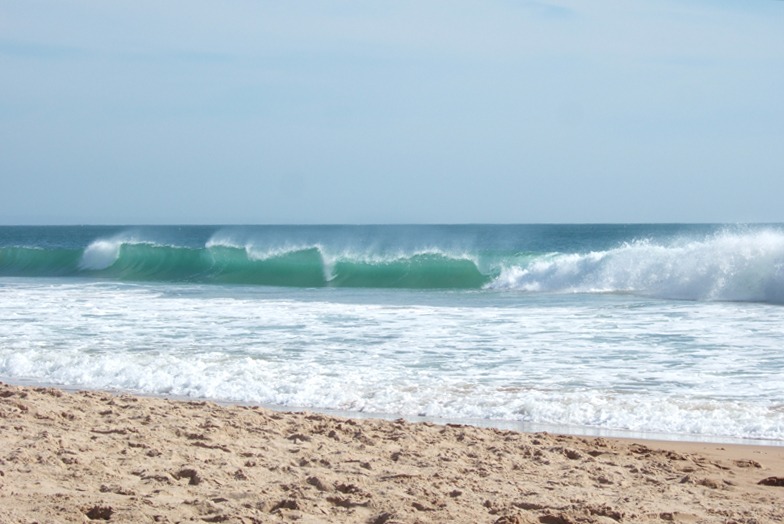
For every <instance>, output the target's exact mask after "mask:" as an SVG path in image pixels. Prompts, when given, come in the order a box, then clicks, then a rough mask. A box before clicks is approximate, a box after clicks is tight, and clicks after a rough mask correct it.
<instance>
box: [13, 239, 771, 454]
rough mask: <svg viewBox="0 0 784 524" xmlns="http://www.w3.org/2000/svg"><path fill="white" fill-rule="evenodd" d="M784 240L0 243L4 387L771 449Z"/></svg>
mask: <svg viewBox="0 0 784 524" xmlns="http://www.w3.org/2000/svg"><path fill="white" fill-rule="evenodd" d="M782 305H784V226H782V225H779V224H769V225H751V226H737V225H679V224H672V225H638V224H626V225H624V224H621V225H518V226H512V225H497V226H493V225H464V226H458V225H455V226H158V227H132V226H112V227H109V226H105V227H98V226H88V227H77V226H67V227H17V226H14V227H0V379H2V380H5V381H11V382H17V383H25V384H29V383H33V384H54V385H60V386H65V387H79V388H94V389H111V390H123V391H132V392H137V393H144V394H152V395H167V396H184V397H191V398H208V399H214V400H219V401H227V402H249V403H259V404H264V405H271V406H277V407H282V408H288V409H302V408H304V409H315V410H322V411H330V412H334V411H337V412H342V413H352V414H364V415H369V416H376V415H377V416H390V417H398V416H403V417H408V418H421V417H424V418H427V419H436V420H452V421H468V422H472V423H478V424H489V425H496V426H502V427H510V428H516V429H522V430H539V429H548V430H552V431H566V432H571V433H585V434H599V435H634V436H648V437H659V438H676V439H677V438H681V439H691V440H700V439H707V440H715V441H734V440H737V439H740V440H744V441H746V440H754V441H755V442H767V443H774V444H775V443H779V444H784V380H783V379H784V308H783V307H782Z"/></svg>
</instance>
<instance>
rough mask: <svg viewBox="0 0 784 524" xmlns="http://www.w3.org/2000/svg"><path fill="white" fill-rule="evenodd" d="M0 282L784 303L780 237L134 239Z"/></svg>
mask: <svg viewBox="0 0 784 524" xmlns="http://www.w3.org/2000/svg"><path fill="white" fill-rule="evenodd" d="M0 276H21V277H36V276H82V277H93V278H104V279H111V280H139V281H165V282H201V283H219V284H223V283H231V284H247V285H265V286H293V287H365V288H422V289H428V288H430V289H477V290H478V289H484V290H490V291H505V292H522V293H629V294H637V295H643V296H651V297H659V298H670V299H686V300H725V301H757V302H768V303H776V304H784V232H781V231H779V230H776V229H768V230H757V231H748V232H719V233H715V234H712V235H710V236H707V237H703V238H700V239H689V238H675V239H672V238H670V239H664V240H662V239H642V240H634V241H630V242H626V243H621V244H619V245H617V246H615V247H611V248H609V249H603V250H596V251H582V252H581V251H577V250H575V251H574V252H569V251H568V250H564V251H559V252H547V253H544V252H539V253H537V252H522V251H512V250H506V251H503V250H495V251H491V250H487V249H484V250H482V249H475V250H473V251H472V250H471V249H463V250H462V251H461V250H448V249H440V248H421V249H413V248H412V249H402V248H401V249H397V248H388V247H387V248H385V249H384V250H376V251H374V250H372V249H370V248H368V247H359V248H353V249H350V248H346V247H342V248H336V247H334V246H329V245H324V244H320V243H318V242H311V243H301V244H295V245H285V244H283V245H277V246H267V245H258V244H253V243H246V244H241V243H236V244H235V243H231V242H227V241H213V240H210V241H208V242H206V243H203V244H201V245H197V246H194V245H190V246H178V245H170V244H164V243H156V242H152V241H147V240H139V239H136V238H130V237H115V238H108V239H107V238H104V239H97V240H94V241H92V242H91V243H89V245H87V246H86V247H85V248H83V249H64V248H41V247H19V246H15V247H1V248H0Z"/></svg>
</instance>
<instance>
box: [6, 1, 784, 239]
mask: <svg viewBox="0 0 784 524" xmlns="http://www.w3.org/2000/svg"><path fill="white" fill-rule="evenodd" d="M783 195H784V2H782V1H780V0H734V1H730V0H594V1H584V0H574V1H571V0H558V1H547V0H542V1H536V0H530V1H527V0H519V1H514V0H484V1H468V0H448V1H447V0H443V1H441V0H426V1H421V0H419V1H408V0H397V1H392V0H388V1H373V0H363V1H341V0H332V1H324V2H322V1H291V2H289V1H286V2H281V1H279V0H272V1H267V0H222V1H218V0H210V1H208V0H187V1H185V0H169V1H166V2H160V1H157V0H155V1H153V0H116V1H112V2H105V1H99V0H92V1H67V0H66V1H63V0H24V1H17V0H0V224H7V225H8V224H11V225H12V224H191V223H195V224H281V223H289V224H313V223H352V224H353V223H586V222H588V223H598V222H784V198H783V197H782V196H783Z"/></svg>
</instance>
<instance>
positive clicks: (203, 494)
mask: <svg viewBox="0 0 784 524" xmlns="http://www.w3.org/2000/svg"><path fill="white" fill-rule="evenodd" d="M764 479H772V480H769V481H768V482H769V484H773V485H765V484H760V481H763V480H764ZM779 479H781V480H779ZM775 484H779V485H775ZM782 484H784V447H779V446H738V445H726V444H704V443H699V444H698V443H684V442H654V441H645V442H632V441H623V440H616V439H607V438H585V437H574V436H561V435H553V434H543V433H537V434H527V433H518V432H512V431H502V430H497V429H488V428H477V427H472V426H458V425H436V424H428V423H408V422H404V421H388V420H378V419H363V420H351V419H345V418H338V417H332V416H327V415H323V414H316V413H281V412H275V411H269V410H266V409H263V408H258V407H249V406H222V405H218V404H214V403H211V402H183V401H174V400H166V399H159V398H147V397H137V396H132V395H124V394H117V395H115V394H110V393H103V392H89V391H88V392H64V391H61V390H58V389H52V388H31V387H19V386H10V385H5V384H0V522H3V523H17V522H19V523H32V522H39V523H46V522H94V521H108V522H229V523H240V522H242V523H255V522H290V521H292V522H293V521H296V522H306V523H307V522H366V523H376V524H382V523H393V522H488V523H493V522H497V523H507V524H511V523H544V524H567V523H607V524H612V523H615V522H634V523H636V522H639V523H646V522H657V523H663V522H690V523H691V522H717V523H719V522H720V523H746V524H751V523H768V522H770V523H772V522H784V485H782Z"/></svg>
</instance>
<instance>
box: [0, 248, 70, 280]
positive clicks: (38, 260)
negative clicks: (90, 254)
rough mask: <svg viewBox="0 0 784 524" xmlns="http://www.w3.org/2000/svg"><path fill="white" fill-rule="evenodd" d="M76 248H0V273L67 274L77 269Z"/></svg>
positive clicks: (26, 275) (42, 275)
mask: <svg viewBox="0 0 784 524" xmlns="http://www.w3.org/2000/svg"><path fill="white" fill-rule="evenodd" d="M81 256H82V252H81V250H78V249H39V248H29V247H4V248H0V275H3V276H13V277H54V276H67V275H72V274H74V273H77V272H78V271H79V260H80V258H81Z"/></svg>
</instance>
